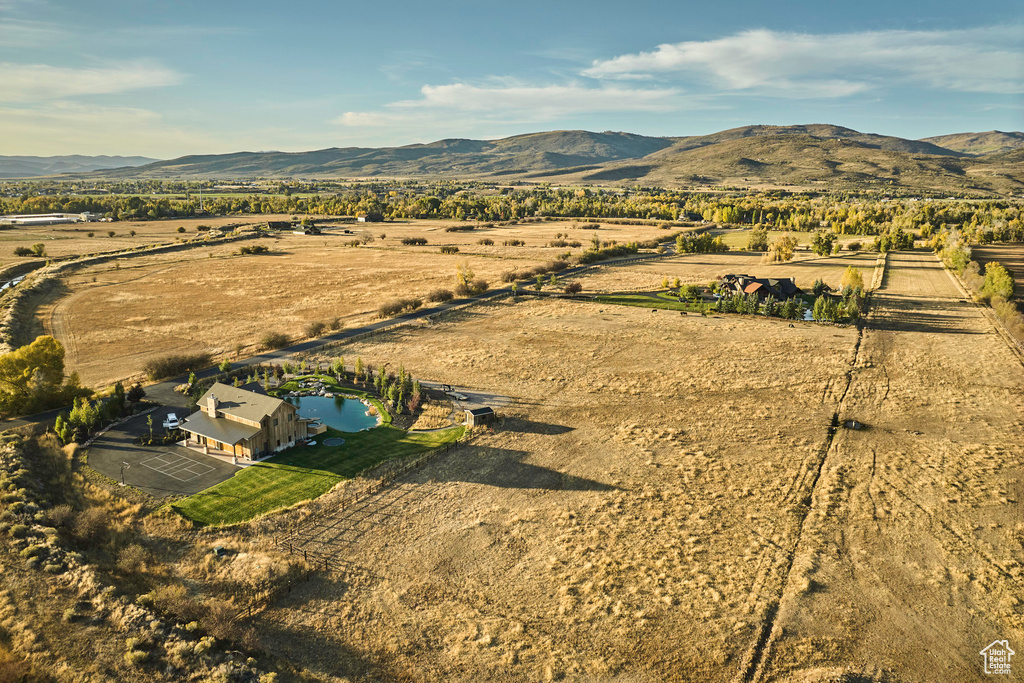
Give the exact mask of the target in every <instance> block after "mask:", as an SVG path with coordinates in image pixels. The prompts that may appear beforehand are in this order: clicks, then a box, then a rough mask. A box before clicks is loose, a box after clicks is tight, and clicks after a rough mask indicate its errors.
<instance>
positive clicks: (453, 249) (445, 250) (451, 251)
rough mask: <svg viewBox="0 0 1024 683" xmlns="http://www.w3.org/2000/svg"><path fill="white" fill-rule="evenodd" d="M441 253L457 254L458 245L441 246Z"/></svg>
mask: <svg viewBox="0 0 1024 683" xmlns="http://www.w3.org/2000/svg"><path fill="white" fill-rule="evenodd" d="M441 253H442V254H458V253H459V248H458V247H454V246H444V247H441Z"/></svg>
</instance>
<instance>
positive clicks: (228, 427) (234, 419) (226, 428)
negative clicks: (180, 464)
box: [181, 382, 309, 460]
mask: <svg viewBox="0 0 1024 683" xmlns="http://www.w3.org/2000/svg"><path fill="white" fill-rule="evenodd" d="M198 407H199V410H197V411H196V412H194V413H192V414H191V415H189V416H188V417H187V418H185V419H184V420H182V421H181V429H182V431H184V432H186V433H187V434H188V441H189V442H192V443H191V445H198V446H201V447H203V448H205V449H208V450H216V451H225V452H227V453H230V454H232V455H234V456H236V457H239V458H244V459H247V460H255V459H257V458H260V457H263V456H266V455H270V454H272V453H274V452H276V451H280V450H283V449H285V448H288V447H290V446H294V445H295V444H296V442H298V441H302V440H303V439H305V438H307V429H306V425H307V424H308V423H309V420H308V419H305V418H302V417H299V412H298V408H296V407H295V406H293V405H292V404H291V403H288V402H287V401H284V400H282V399H279V398H274V397H273V396H267V395H266V394H263V393H260V392H257V391H250V390H249V389H246V388H243V387H233V386H229V385H227V384H221V383H220V382H217V383H216V384H214V385H213V386H212V387H210V389H209V391H207V392H206V393H205V394H203V395H202V397H201V398H200V399H199V402H198Z"/></svg>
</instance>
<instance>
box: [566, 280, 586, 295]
mask: <svg viewBox="0 0 1024 683" xmlns="http://www.w3.org/2000/svg"><path fill="white" fill-rule="evenodd" d="M582 291H583V285H581V284H580V283H578V282H570V283H569V284H567V285H566V286H565V293H566V294H579V293H580V292H582Z"/></svg>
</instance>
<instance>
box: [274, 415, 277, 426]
mask: <svg viewBox="0 0 1024 683" xmlns="http://www.w3.org/2000/svg"><path fill="white" fill-rule="evenodd" d="M274 426H275V427H276V426H277V418H276V417H275V418H274Z"/></svg>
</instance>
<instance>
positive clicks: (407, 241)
mask: <svg viewBox="0 0 1024 683" xmlns="http://www.w3.org/2000/svg"><path fill="white" fill-rule="evenodd" d="M426 243H427V238H426V237H403V238H402V244H404V245H406V246H419V247H422V246H423V245H424V244H426Z"/></svg>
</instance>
